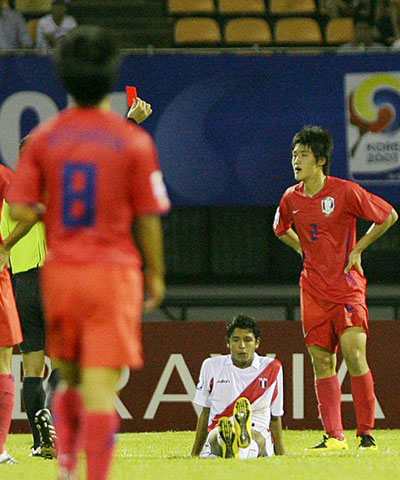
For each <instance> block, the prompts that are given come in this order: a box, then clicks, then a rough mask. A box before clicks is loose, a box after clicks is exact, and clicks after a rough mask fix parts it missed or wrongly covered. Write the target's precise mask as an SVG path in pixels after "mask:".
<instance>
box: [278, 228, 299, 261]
mask: <svg viewBox="0 0 400 480" xmlns="http://www.w3.org/2000/svg"><path fill="white" fill-rule="evenodd" d="M277 237H278V238H279V240H281V241H282V242H283V243H285V244H286V245H288V246H289V247H291V248H293V250H295V251H296V252H297V253H298V254H299V255H300V256H303V250H302V248H301V245H300V240H299V236H298V235H297V233H296V232H295V231H294V230H293V229H292V228H290V229H289V230H288V231H287V232H286V233H284V234H283V235H277Z"/></svg>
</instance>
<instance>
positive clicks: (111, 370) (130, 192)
mask: <svg viewBox="0 0 400 480" xmlns="http://www.w3.org/2000/svg"><path fill="white" fill-rule="evenodd" d="M118 64H119V62H118V56H117V52H116V49H115V47H114V45H113V43H112V41H111V40H110V38H109V36H108V35H107V34H106V33H105V32H104V31H102V30H101V29H99V28H97V27H78V28H77V29H76V30H74V31H73V32H72V33H71V34H70V35H69V36H68V37H67V38H66V39H65V41H64V42H63V44H62V45H61V46H60V47H59V50H58V51H57V54H56V67H57V69H58V72H59V74H60V77H61V79H62V80H63V81H64V83H65V85H66V87H67V89H68V91H69V92H70V93H71V95H72V96H73V97H74V99H75V101H76V103H77V107H72V108H68V109H67V110H65V111H64V112H62V113H61V114H60V115H59V116H57V117H56V118H55V119H52V120H50V121H48V122H46V123H44V124H43V125H41V126H40V127H38V128H37V129H36V130H35V131H34V132H33V133H32V137H31V139H30V140H29V141H28V143H27V145H26V148H25V149H24V151H23V153H22V156H21V158H20V161H19V164H18V167H17V171H16V175H15V177H14V179H13V182H12V184H11V185H10V188H9V190H8V193H7V200H8V201H9V203H10V204H11V216H12V217H13V218H14V219H15V220H19V221H25V222H29V221H35V220H37V219H38V218H40V217H41V214H42V212H44V215H43V221H44V223H45V226H46V232H47V245H48V255H47V258H46V264H45V266H44V267H43V271H42V291H43V300H44V306H45V313H46V318H47V321H48V337H47V340H48V348H49V353H50V356H51V357H52V359H53V360H54V364H55V365H56V366H58V367H59V368H60V369H61V372H62V378H63V381H64V388H63V389H62V390H61V391H60V392H59V393H58V395H57V396H56V398H55V399H54V403H53V413H54V418H55V424H56V428H57V434H58V455H59V479H64V480H65V479H75V478H77V471H76V470H77V459H78V452H79V447H80V442H81V440H83V441H84V450H85V452H86V458H87V478H88V479H89V480H104V479H106V478H108V472H109V469H110V464H111V459H112V452H113V443H114V440H113V439H114V433H115V432H116V430H117V429H118V421H117V416H116V413H115V410H114V401H113V400H114V394H115V389H116V385H117V382H118V379H119V375H120V370H121V367H123V366H124V365H128V366H129V367H131V368H140V367H141V366H142V363H143V360H142V347H141V334H140V320H141V313H142V306H143V274H142V269H141V268H142V260H141V256H140V254H139V249H138V247H139V248H140V251H141V253H142V256H143V260H144V264H145V270H144V285H145V289H146V292H147V298H146V299H145V301H144V308H145V309H146V310H151V309H152V308H155V307H156V306H158V305H159V304H160V302H161V301H162V300H163V297H164V292H165V284H164V262H163V248H162V231H161V222H160V218H159V214H161V213H164V212H166V211H168V209H169V206H170V203H169V199H168V197H167V195H166V190H165V186H164V183H163V181H162V175H161V172H160V171H159V167H158V162H157V154H156V149H155V146H154V143H153V140H152V139H151V137H150V136H149V135H148V134H147V133H146V132H145V131H144V130H142V129H141V128H140V127H138V126H136V125H127V123H126V120H124V119H123V118H121V117H120V116H118V115H116V114H114V113H112V112H110V111H109V108H110V107H109V102H108V100H107V94H108V93H109V91H110V90H111V88H112V85H113V83H114V80H115V77H116V74H117V70H118ZM133 221H134V225H135V231H136V234H135V235H136V239H137V242H138V247H137V246H136V245H135V243H134V242H133V241H132V236H131V227H132V223H133Z"/></svg>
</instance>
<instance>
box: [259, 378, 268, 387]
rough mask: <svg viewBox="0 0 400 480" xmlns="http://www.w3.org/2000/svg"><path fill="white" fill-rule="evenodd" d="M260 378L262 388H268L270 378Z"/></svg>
mask: <svg viewBox="0 0 400 480" xmlns="http://www.w3.org/2000/svg"><path fill="white" fill-rule="evenodd" d="M258 380H259V382H260V387H261V388H267V386H268V378H266V377H260V378H259V379H258Z"/></svg>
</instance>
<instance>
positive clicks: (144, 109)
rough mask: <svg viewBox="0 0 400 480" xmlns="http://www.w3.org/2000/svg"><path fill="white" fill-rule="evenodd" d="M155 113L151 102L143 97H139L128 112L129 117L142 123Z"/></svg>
mask: <svg viewBox="0 0 400 480" xmlns="http://www.w3.org/2000/svg"><path fill="white" fill-rule="evenodd" d="M152 113H153V110H152V108H151V105H150V103H147V102H145V101H144V100H142V99H141V98H139V97H138V98H137V99H136V100H135V101H134V102H133V105H132V106H131V108H130V109H129V112H128V115H127V117H128V119H129V120H133V121H134V122H135V123H137V124H139V123H142V122H144V121H145V120H146V118H148V117H149V116H150V115H151V114H152Z"/></svg>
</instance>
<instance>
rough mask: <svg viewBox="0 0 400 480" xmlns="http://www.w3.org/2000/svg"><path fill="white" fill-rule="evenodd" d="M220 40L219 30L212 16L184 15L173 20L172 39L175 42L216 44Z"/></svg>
mask: <svg viewBox="0 0 400 480" xmlns="http://www.w3.org/2000/svg"><path fill="white" fill-rule="evenodd" d="M221 40H222V36H221V30H220V28H219V25H218V22H217V21H216V20H214V19H213V18H205V17H185V18H180V19H178V20H177V21H176V22H175V25H174V41H175V43H177V44H193V43H206V44H207V43H208V44H217V43H220V42H221Z"/></svg>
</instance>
